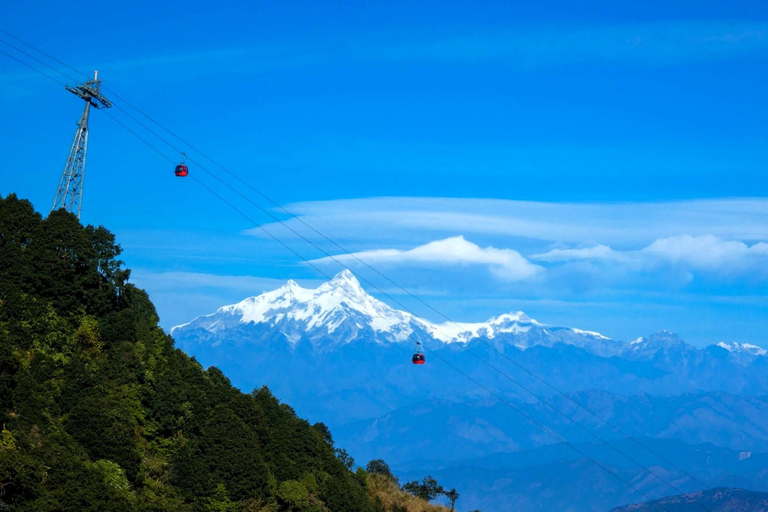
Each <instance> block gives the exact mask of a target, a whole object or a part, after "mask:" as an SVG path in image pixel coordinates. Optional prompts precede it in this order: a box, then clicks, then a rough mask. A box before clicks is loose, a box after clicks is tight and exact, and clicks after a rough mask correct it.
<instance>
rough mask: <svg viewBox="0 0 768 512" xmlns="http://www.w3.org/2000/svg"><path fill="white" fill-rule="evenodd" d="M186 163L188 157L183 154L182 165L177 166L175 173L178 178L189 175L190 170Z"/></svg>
mask: <svg viewBox="0 0 768 512" xmlns="http://www.w3.org/2000/svg"><path fill="white" fill-rule="evenodd" d="M186 163H187V155H186V154H185V153H182V154H181V163H180V164H179V165H177V166H176V171H175V173H174V174H176V176H181V177H184V176H186V175H187V174H189V169H187V166H186Z"/></svg>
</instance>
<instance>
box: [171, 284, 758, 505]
mask: <svg viewBox="0 0 768 512" xmlns="http://www.w3.org/2000/svg"><path fill="white" fill-rule="evenodd" d="M171 334H172V335H173V337H174V338H175V340H176V343H177V345H178V346H179V347H180V348H181V349H183V350H185V351H186V352H188V353H190V354H191V355H193V356H195V358H196V359H197V360H198V361H200V362H201V363H202V364H203V365H205V366H208V365H214V366H217V367H218V368H220V369H221V370H222V371H223V373H224V374H225V375H226V376H227V377H228V378H230V379H232V383H233V384H234V385H235V386H237V387H240V388H241V389H243V390H244V391H248V390H251V389H253V388H255V387H259V386H262V385H267V386H269V388H270V389H271V390H272V392H273V393H274V394H275V395H276V396H277V397H278V398H279V399H281V400H284V401H285V402H287V403H290V404H291V406H292V407H294V408H295V410H296V411H297V412H298V413H299V414H300V415H301V416H303V417H307V418H309V419H310V421H322V422H323V423H325V424H326V425H328V426H329V427H331V428H332V429H333V432H334V438H335V440H336V441H337V442H339V445H340V446H345V447H348V449H349V450H350V453H352V454H353V456H355V457H356V458H357V459H358V461H360V462H363V463H364V462H365V461H366V460H368V459H370V458H374V457H381V456H383V457H384V458H385V459H386V460H388V461H392V462H395V463H397V464H399V465H400V467H401V468H406V469H407V468H408V467H410V468H411V469H413V468H416V467H418V468H429V467H430V466H429V465H428V464H430V463H434V464H436V466H432V467H446V464H448V463H449V462H450V461H452V460H456V459H457V458H462V457H475V456H476V455H477V454H478V453H480V454H486V455H489V456H490V455H491V454H496V453H499V452H504V453H507V452H515V451H519V450H524V449H536V448H539V447H546V445H551V444H552V443H554V442H555V441H556V438H554V437H552V436H548V435H544V434H543V433H542V431H541V430H540V429H539V428H537V427H536V425H535V424H533V423H531V422H529V421H526V419H525V417H523V416H520V415H519V414H518V413H517V412H516V410H524V411H526V414H527V415H528V416H530V417H533V418H536V421H537V422H539V423H541V424H543V425H547V426H548V427H549V428H551V429H552V430H553V431H556V432H558V433H559V434H561V435H563V436H564V437H565V438H567V439H569V440H570V441H572V442H577V443H578V442H585V443H586V442H592V441H594V439H593V438H592V437H591V436H590V435H589V434H588V433H586V432H585V431H584V430H583V429H582V426H587V427H588V428H589V429H592V430H594V431H596V432H599V433H600V434H601V435H603V436H605V437H606V438H607V439H615V438H617V435H618V434H617V432H616V431H614V429H613V428H611V427H609V426H607V425H605V424H603V422H601V421H598V420H596V419H595V418H607V419H610V421H611V422H612V423H613V424H614V425H616V426H617V427H619V428H620V429H621V431H623V432H627V433H628V434H630V435H632V436H633V437H635V438H643V437H649V436H650V437H660V438H665V439H666V438H669V439H679V443H692V444H698V443H712V444H715V445H717V446H725V447H727V448H730V449H733V450H737V451H739V452H742V451H758V450H763V449H764V448H765V447H766V446H768V430H766V429H765V428H764V426H765V425H766V424H768V422H767V421H766V418H768V402H766V400H765V399H764V398H760V397H764V396H765V394H766V390H768V355H767V354H766V351H765V350H763V349H761V348H759V347H755V346H753V345H748V344H741V343H727V344H726V343H721V344H719V345H712V346H709V347H706V348H703V349H699V348H696V347H694V346H692V345H690V344H688V343H686V342H685V341H683V339H682V338H681V337H680V336H679V335H677V334H676V333H673V332H668V331H658V332H656V333H654V334H651V335H649V336H644V337H642V338H638V339H636V340H635V341H632V342H628V343H627V342H623V341H616V340H612V339H609V338H608V337H606V336H603V335H601V334H599V333H596V332H591V331H584V330H580V329H574V328H569V327H556V326H551V325H547V324H544V323H541V322H538V321H536V320H534V319H532V318H530V317H528V316H527V315H525V314H524V313H522V312H512V313H505V314H502V315H499V316H496V317H493V318H491V319H489V320H487V321H485V322H476V323H467V322H458V323H454V322H444V323H437V322H431V321H428V320H426V319H423V318H419V317H417V316H415V315H413V314H411V313H409V312H405V311H399V310H397V309H394V308H392V307H390V306H389V305H388V304H386V303H384V302H383V301H381V300H378V299H376V298H374V297H372V296H371V295H369V294H368V293H366V292H365V290H364V289H363V288H362V287H361V286H360V283H359V282H358V281H357V279H356V278H355V277H354V276H353V275H352V273H351V272H349V271H344V272H341V273H340V274H338V275H336V276H335V277H334V278H333V279H332V280H330V281H328V282H326V283H324V284H322V285H321V286H319V287H318V288H316V289H307V288H303V287H301V286H299V285H298V284H297V283H295V282H293V281H289V282H288V283H286V284H285V285H284V286H282V287H280V288H278V289H277V290H273V291H270V292H266V293H263V294H261V295H258V296H254V297H249V298H247V299H245V300H243V301H241V302H238V303H237V304H232V305H229V306H224V307H222V308H219V309H218V310H217V311H215V312H213V313H212V314H210V315H205V316H201V317H198V318H196V319H194V320H192V321H191V322H189V323H187V324H184V325H180V326H177V327H174V328H173V329H172V330H171ZM414 340H418V341H420V342H421V343H423V345H424V347H425V349H426V353H425V356H426V359H427V362H426V364H424V365H419V366H415V365H412V364H411V355H412V353H413V348H414V347H413V342H414ZM457 370H458V371H457ZM219 378H220V377H219ZM489 391H490V393H489ZM561 393H563V394H566V395H568V397H564V396H561ZM542 397H543V398H545V399H546V400H548V401H549V402H550V404H553V405H554V406H555V407H557V410H554V409H552V408H551V407H547V406H545V405H544V404H543V403H542V402H541V398H542ZM570 397H573V399H571V398H570ZM574 401H575V402H574ZM512 403H514V404H515V407H514V409H513V408H510V407H508V405H509V404H512ZM574 403H579V404H584V405H585V406H586V407H587V408H588V409H589V410H590V411H594V414H592V415H589V414H583V413H581V412H579V411H578V410H577V409H576V408H575V406H574ZM571 417H573V418H574V419H575V421H576V422H577V423H578V424H579V425H576V423H573V422H572V421H569V420H568V418H571ZM425 432H428V433H429V435H427V436H424V435H423V434H424V433H425ZM413 438H417V439H419V447H420V449H418V450H414V449H413V448H412V446H411V445H410V443H408V442H403V441H404V440H408V439H413ZM676 442H677V441H676ZM670 446H671V445H670ZM675 446H677V445H675ZM709 446H710V445H707V453H710V451H711V450H710V448H709ZM548 448H549V447H548ZM677 449H681V448H679V447H678V448H677ZM590 450H592V448H590ZM566 451H567V453H568V454H569V456H572V450H570V451H568V450H566ZM552 453H553V454H554V455H553V456H555V455H556V460H558V461H559V460H565V459H562V458H561V455H560V453H559V452H557V453H555V452H552ZM664 453H665V455H666V454H667V452H666V451H665V452H664ZM645 456H647V454H644V455H642V457H645ZM424 457H427V458H434V460H433V461H431V462H430V461H429V460H428V459H424V460H422V459H423V458H424ZM606 457H607V458H606V460H605V461H604V462H605V463H606V464H608V465H613V464H615V463H616V459H615V457H614V456H613V455H611V456H610V457H609V456H606ZM750 460H751V459H750ZM707 461H709V455H707ZM553 467H554V466H553ZM707 467H709V466H707ZM467 468H468V469H466V472H465V473H462V474H461V475H460V477H459V481H461V482H467V481H471V478H472V477H473V476H474V475H475V474H476V473H477V468H475V467H474V466H472V467H469V466H467ZM557 468H558V469H562V472H561V473H559V475H560V476H558V477H556V478H557V479H558V481H568V479H569V478H571V477H572V476H573V475H575V474H574V472H573V470H572V466H571V465H570V464H568V465H563V464H561V463H558V465H557ZM526 471H527V470H526ZM433 474H435V473H433ZM505 478H506V477H505ZM536 478H539V481H540V482H551V481H552V478H553V477H552V469H550V467H547V469H546V472H545V473H542V474H540V476H539V477H536ZM581 479H582V476H581V474H580V473H579V474H578V479H577V480H578V482H576V481H575V480H574V484H573V485H574V489H578V488H580V487H579V486H581V485H582V480H581ZM482 480H483V483H487V482H486V480H487V478H486V476H485V473H484V474H483V477H482ZM508 480H509V479H508V478H506V479H505V480H504V481H508ZM513 480H514V479H513ZM479 485H483V484H479ZM494 485H496V484H495V483H494ZM505 499H506V498H505ZM491 508H493V507H491ZM497 508H498V507H497ZM554 508H557V507H554ZM561 508H562V507H561ZM493 509H494V510H495V508H493ZM499 509H500V508H499ZM544 509H553V508H552V507H550V508H546V507H544ZM500 510H501V509H500Z"/></svg>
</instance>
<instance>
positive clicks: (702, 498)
mask: <svg viewBox="0 0 768 512" xmlns="http://www.w3.org/2000/svg"><path fill="white" fill-rule="evenodd" d="M659 509H663V510H666V511H668V512H695V511H700V510H708V511H709V512H766V511H768V493H764V492H755V491H748V490H745V489H727V488H719V489H712V490H707V491H701V492H695V493H691V494H685V495H682V496H668V497H666V498H662V499H660V500H655V501H652V502H649V503H638V504H635V505H627V506H625V507H619V508H615V509H613V510H612V511H611V512H651V511H656V510H659Z"/></svg>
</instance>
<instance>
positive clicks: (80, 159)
mask: <svg viewBox="0 0 768 512" xmlns="http://www.w3.org/2000/svg"><path fill="white" fill-rule="evenodd" d="M100 84H101V80H99V72H98V71H95V72H94V73H93V80H88V81H87V82H85V83H82V84H79V85H77V86H75V87H70V86H68V85H67V86H65V87H66V88H67V90H68V91H69V92H71V93H72V94H74V95H75V96H77V97H78V98H80V99H82V100H84V101H85V108H84V109H83V115H82V116H80V121H79V122H78V123H77V130H76V131H75V138H74V140H72V147H71V148H70V150H69V158H67V163H66V164H65V165H64V171H63V172H62V173H61V181H60V182H59V188H58V190H57V191H56V196H55V197H54V199H53V206H52V207H51V211H54V210H58V209H59V208H64V209H65V210H67V211H68V212H71V213H74V214H75V215H77V218H78V219H79V218H80V211H81V209H82V202H83V180H84V178H85V155H86V151H87V149H88V115H89V113H90V109H91V105H93V107H94V108H110V107H111V106H112V102H111V101H109V100H108V99H107V98H105V97H104V96H103V95H102V94H101V92H99V85H100Z"/></svg>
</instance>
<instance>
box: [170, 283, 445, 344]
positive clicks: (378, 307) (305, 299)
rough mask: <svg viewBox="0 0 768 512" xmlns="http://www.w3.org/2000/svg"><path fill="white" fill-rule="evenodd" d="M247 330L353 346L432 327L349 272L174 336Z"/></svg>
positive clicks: (252, 302)
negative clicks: (365, 286)
mask: <svg viewBox="0 0 768 512" xmlns="http://www.w3.org/2000/svg"><path fill="white" fill-rule="evenodd" d="M248 325H250V326H261V327H267V328H269V330H270V331H272V333H274V332H277V333H280V334H282V335H283V336H284V337H285V339H286V340H288V341H290V342H293V343H296V342H298V341H299V340H301V339H304V338H307V339H310V340H317V339H320V338H323V339H326V340H334V341H336V342H337V343H348V342H350V341H353V340H355V339H358V338H360V337H361V336H364V335H371V334H373V335H374V336H375V337H376V338H377V339H378V340H381V341H387V342H398V341H405V340H407V339H408V338H409V337H410V336H412V335H413V334H414V333H415V332H423V331H428V330H429V328H430V326H429V325H428V323H427V322H424V321H422V320H421V319H419V318H416V317H414V316H413V315H411V314H410V313H406V312H403V311H397V310H395V309H392V308H391V307H389V306H387V305H386V304H384V303H383V302H381V301H379V300H377V299H375V298H374V297H372V296H370V295H369V294H367V293H366V292H365V291H364V290H363V289H362V287H361V286H360V282H359V281H358V280H357V278H355V276H354V275H353V274H352V272H350V271H349V270H345V271H343V272H340V273H339V274H337V275H336V276H335V277H334V278H333V279H332V280H331V281H328V282H327V283H324V284H323V285H321V286H320V287H319V288H317V289H314V290H312V289H307V288H302V287H301V286H299V285H298V284H297V283H296V282H295V281H293V280H291V281H288V282H287V283H286V284H285V285H283V286H282V287H280V288H278V289H277V290H274V291H271V292H266V293H263V294H261V295H259V296H257V297H249V298H247V299H245V300H243V301H241V302H238V303H237V304H232V305H230V306H224V307H222V308H219V309H218V310H217V311H216V312H215V313H213V314H211V315H206V316H201V317H198V318H196V319H195V320H193V321H191V322H189V323H187V324H184V325H179V326H176V327H174V328H173V329H171V334H172V335H176V334H178V333H182V332H185V331H186V332H189V331H191V330H194V329H203V330H205V331H208V332H209V333H211V334H213V335H215V334H217V333H221V332H225V331H227V330H231V329H233V328H236V327H240V326H248Z"/></svg>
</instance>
